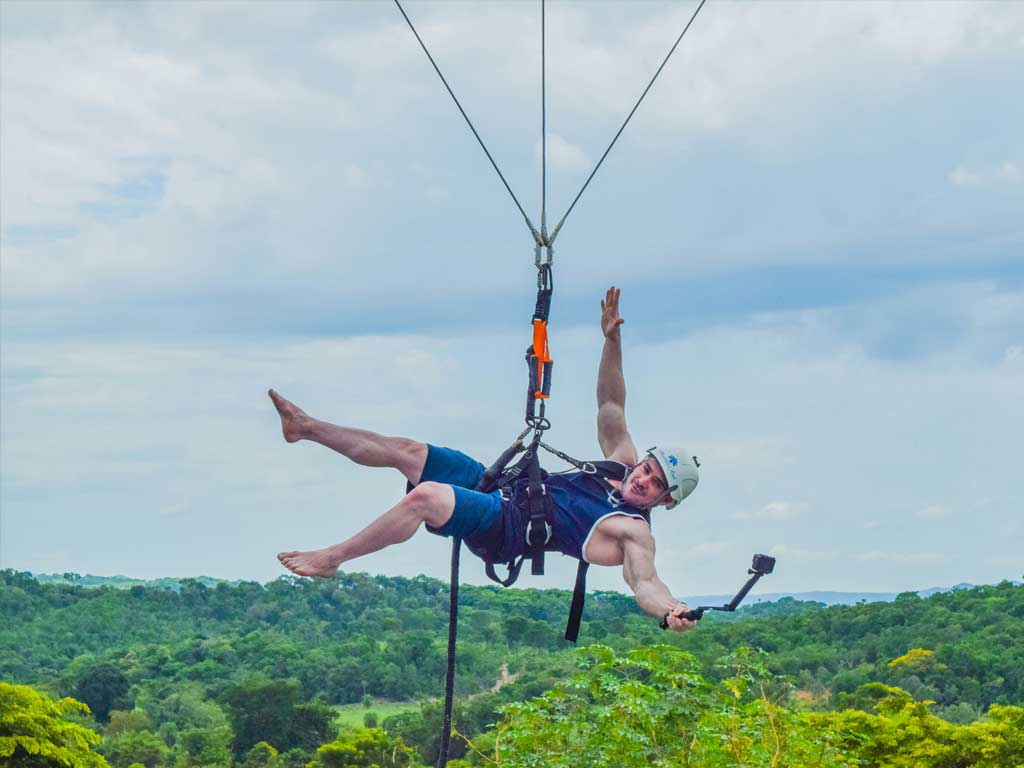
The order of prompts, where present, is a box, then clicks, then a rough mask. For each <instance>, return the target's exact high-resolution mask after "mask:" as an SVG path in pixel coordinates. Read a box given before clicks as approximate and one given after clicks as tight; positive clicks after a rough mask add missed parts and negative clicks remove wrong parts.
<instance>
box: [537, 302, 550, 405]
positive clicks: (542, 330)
mask: <svg viewBox="0 0 1024 768" xmlns="http://www.w3.org/2000/svg"><path fill="white" fill-rule="evenodd" d="M533 354H534V355H535V356H536V358H537V383H538V384H540V386H541V388H543V387H544V363H550V362H553V361H552V359H551V350H550V349H549V348H548V324H547V323H546V322H544V321H543V320H534V321H533ZM533 394H534V396H535V397H540V398H548V397H550V395H545V394H542V393H541V392H539V391H538V392H534V393H533Z"/></svg>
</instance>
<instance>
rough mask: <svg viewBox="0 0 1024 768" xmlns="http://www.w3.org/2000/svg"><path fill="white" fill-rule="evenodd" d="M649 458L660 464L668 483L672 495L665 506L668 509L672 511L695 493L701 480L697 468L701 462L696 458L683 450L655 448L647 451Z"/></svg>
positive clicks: (677, 448)
mask: <svg viewBox="0 0 1024 768" xmlns="http://www.w3.org/2000/svg"><path fill="white" fill-rule="evenodd" d="M647 456H649V457H651V458H653V459H654V460H655V461H657V462H658V466H660V467H661V471H662V472H664V473H665V480H666V481H667V482H668V492H669V493H670V494H671V495H672V501H670V502H669V503H668V504H666V505H665V508H666V509H672V508H673V507H674V506H676V505H677V504H678V503H679V502H681V501H682V500H683V499H685V498H686V497H687V496H689V495H690V494H691V493H693V489H694V488H696V487H697V481H698V480H700V473H699V472H698V471H697V467H699V466H700V462H699V461H697V457H696V456H691V455H690V454H689V453H687V452H686V451H684V450H683V449H682V448H679V447H675V448H659V447H658V446H655V447H654V448H648V449H647Z"/></svg>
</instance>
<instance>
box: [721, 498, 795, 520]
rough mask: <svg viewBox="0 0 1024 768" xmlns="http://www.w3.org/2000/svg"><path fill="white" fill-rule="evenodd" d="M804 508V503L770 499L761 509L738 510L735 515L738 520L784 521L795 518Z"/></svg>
mask: <svg viewBox="0 0 1024 768" xmlns="http://www.w3.org/2000/svg"><path fill="white" fill-rule="evenodd" d="M803 509H804V505H803V504H799V503H795V502H791V501H770V502H768V503H767V504H765V505H764V506H762V507H761V508H760V509H758V510H756V511H753V512H737V513H736V514H735V515H734V516H733V517H734V518H735V519H736V520H771V521H773V522H782V521H784V520H795V519H796V518H797V517H799V516H800V514H801V511H802V510H803Z"/></svg>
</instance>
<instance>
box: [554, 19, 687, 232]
mask: <svg viewBox="0 0 1024 768" xmlns="http://www.w3.org/2000/svg"><path fill="white" fill-rule="evenodd" d="M705 2H707V0H700V5H698V6H697V10H695V11H694V12H693V15H692V16H690V20H689V21H688V22H686V26H685V27H683V31H682V32H680V33H679V37H677V38H676V41H675V43H674V44H673V45H672V48H671V50H669V52H668V55H667V56H666V57H665V59H664V60H663V61H662V62H661V66H660V67H658V71H657V72H655V73H654V77H652V78H651V82H649V83H648V84H647V87H646V88H644V92H643V93H641V94H640V98H639V99H637V100H636V104H634V105H633V109H631V110H630V111H629V114H628V115H627V116H626V120H625V121H624V122H623V123H622V126H621V127H620V128H619V130H618V131H617V132H616V134H615V137H614V138H613V139H612V143H611V144H609V145H608V149H606V150H605V151H604V154H603V155H601V159H600V160H598V161H597V165H595V166H594V170H592V171H591V172H590V175H589V176H588V177H587V180H586V181H585V182H583V187H582V188H581V189H580V191H579V192H578V193H577V194H576V198H575V199H574V200H573V201H572V205H570V206H569V210H567V211H566V212H565V215H564V216H563V217H562V219H561V221H559V222H558V225H557V226H556V227H555V229H554V231H552V233H551V238H550V239H549V240H548V242H549V243H553V242H554V241H555V238H556V237H558V231H559V230H560V229H561V228H562V225H563V224H564V223H565V220H566V219H567V218H569V214H570V213H572V209H573V208H575V207H576V203H577V202H579V199H580V198H581V197H582V196H583V192H584V191H585V190H586V188H587V186H588V185H589V184H590V180H591V179H593V178H594V175H595V174H596V173H597V169H598V168H600V167H601V164H602V163H603V162H604V159H605V158H606V157H608V153H609V152H611V151H612V147H614V146H615V142H616V141H618V140H619V136H621V135H622V132H623V131H624V130H625V129H626V126H627V125H628V124H629V121H630V120H631V119H632V118H633V113H634V112H636V110H637V108H638V107H639V106H640V102H642V101H643V100H644V96H646V95H647V92H648V91H649V90H651V86H652V85H654V81H655V80H657V79H658V75H660V74H661V70H663V69H664V68H665V65H666V64H668V60H669V59H670V58H672V54H673V53H675V51H676V47H677V46H678V45H679V43H680V42H681V41H682V39H683V35H685V34H686V32H687V30H689V28H690V25H691V24H693V20H694V19H696V18H697V14H698V13H700V9H701V8H703V7H704V3H705Z"/></svg>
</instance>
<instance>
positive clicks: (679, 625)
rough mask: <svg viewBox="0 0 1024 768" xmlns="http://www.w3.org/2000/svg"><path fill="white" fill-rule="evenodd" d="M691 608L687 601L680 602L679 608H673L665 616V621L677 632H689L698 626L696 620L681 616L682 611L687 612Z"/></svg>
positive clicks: (669, 627)
mask: <svg viewBox="0 0 1024 768" xmlns="http://www.w3.org/2000/svg"><path fill="white" fill-rule="evenodd" d="M689 610H690V607H689V606H688V605H687V604H686V603H680V604H679V607H678V608H675V609H674V610H671V611H669V612H668V614H666V616H665V623H666V624H668V627H667V628H668V629H671V630H674V631H676V632H687V631H689V630H691V629H695V628H696V626H697V622H696V621H692V620H690V619H684V618H681V617H680V616H679V614H681V613H686V612H687V611H689Z"/></svg>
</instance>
